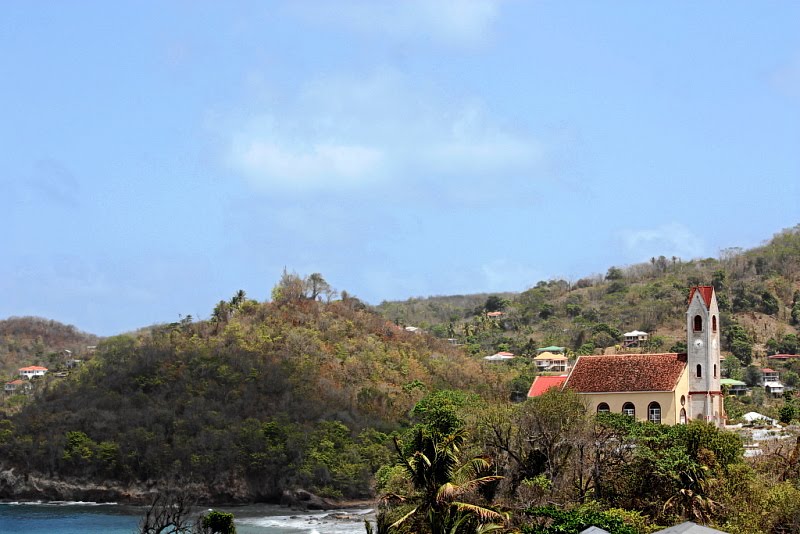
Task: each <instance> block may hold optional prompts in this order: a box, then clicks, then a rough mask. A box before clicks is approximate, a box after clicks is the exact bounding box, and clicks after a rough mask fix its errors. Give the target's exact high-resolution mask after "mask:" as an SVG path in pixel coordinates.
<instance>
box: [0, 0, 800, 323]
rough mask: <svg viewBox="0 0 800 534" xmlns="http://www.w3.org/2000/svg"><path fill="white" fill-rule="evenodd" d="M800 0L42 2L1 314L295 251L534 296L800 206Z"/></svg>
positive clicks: (135, 308) (235, 276)
mask: <svg viewBox="0 0 800 534" xmlns="http://www.w3.org/2000/svg"><path fill="white" fill-rule="evenodd" d="M798 27H800V3H796V2H768V3H760V2H759V3H756V2H750V1H743V2H732V1H725V2H721V1H719V2H712V1H709V2H688V1H687V2H670V3H662V2H594V1H592V2H589V1H586V2H573V1H562V0H558V1H551V2H545V1H541V2H536V1H530V2H528V1H522V0H505V1H502V0H498V1H495V0H441V1H434V0H407V1H404V2H397V1H395V2H390V1H386V2H374V1H372V0H363V1H361V0H352V1H332V0H319V1H307V0H292V1H286V2H282V1H271V2H262V1H254V2H241V1H239V2H211V1H208V2H203V1H188V0H186V1H177V0H176V1H172V2H166V1H150V2H148V1H137V2H105V1H95V2H90V1H78V2H29V1H27V0H20V1H15V0H9V1H6V2H4V3H3V6H2V13H1V14H0V80H2V83H0V99H1V100H2V102H3V106H2V108H3V113H2V120H1V121H0V144H1V146H2V147H3V149H2V150H0V224H2V227H3V228H4V231H3V232H2V237H0V251H1V252H0V259H1V260H2V261H0V318H2V317H8V316H12V315H17V316H20V315H37V316H42V317H47V318H51V319H55V320H58V321H62V322H65V323H69V324H74V325H75V326H77V327H78V328H80V329H82V330H86V331H89V332H93V333H96V334H100V335H112V334H116V333H120V332H124V331H128V330H132V329H135V328H138V327H141V326H146V325H149V324H152V323H158V322H169V321H174V320H177V319H178V317H179V316H180V315H184V316H185V315H187V314H191V315H193V316H194V317H199V318H207V317H208V316H209V315H210V312H211V310H212V309H213V307H214V304H215V303H216V302H217V301H219V300H220V299H227V298H229V297H230V296H231V295H233V293H234V292H235V291H236V290H238V289H244V290H245V291H246V292H247V293H248V295H249V296H250V297H252V298H257V299H259V300H265V299H267V298H268V296H269V294H270V290H271V288H272V286H273V285H274V284H275V282H276V281H277V280H278V279H279V277H280V274H281V272H282V270H283V269H284V267H286V268H287V269H289V270H290V271H296V272H298V273H300V274H309V273H312V272H320V273H322V274H323V276H325V278H326V279H327V280H328V281H329V282H330V283H331V284H332V285H333V286H334V287H335V288H337V289H339V290H341V289H346V290H347V291H348V292H350V293H351V294H354V295H356V296H358V297H360V298H362V299H364V300H366V301H368V302H371V303H375V304H377V303H379V302H380V301H382V300H385V299H386V300H390V299H405V298H408V297H412V296H426V295H446V294H457V293H476V292H492V291H505V290H510V291H521V290H524V289H526V288H527V287H530V286H532V285H534V284H535V283H536V282H537V281H539V280H547V279H551V278H566V279H573V280H574V279H578V278H580V277H583V276H587V275H591V274H593V273H604V272H605V271H606V270H607V268H608V267H609V266H611V265H627V264H632V263H638V262H641V261H647V260H648V259H649V258H650V257H651V256H654V255H656V256H657V255H660V254H663V255H665V256H668V257H670V256H673V255H674V256H679V257H681V258H684V259H690V258H697V257H709V256H710V257H717V256H718V255H719V252H720V250H721V249H724V248H727V247H735V246H738V247H745V248H748V247H752V246H756V245H759V244H761V243H762V242H764V241H765V240H767V239H768V238H770V237H771V236H772V235H773V234H774V233H776V232H778V231H780V230H781V229H783V228H787V227H791V226H794V225H796V224H797V223H798V222H800V207H798V206H800V185H798V184H799V183H800V32H798V31H797V29H798Z"/></svg>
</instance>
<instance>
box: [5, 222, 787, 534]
mask: <svg viewBox="0 0 800 534" xmlns="http://www.w3.org/2000/svg"><path fill="white" fill-rule="evenodd" d="M709 283H710V284H713V285H714V286H715V288H716V290H717V295H718V300H719V303H720V307H721V309H722V318H721V319H722V326H723V332H722V334H723V349H724V350H725V355H726V356H728V358H727V359H726V361H725V364H724V372H725V373H726V375H727V376H729V377H734V378H741V379H743V380H745V381H746V382H748V383H749V384H752V385H755V384H757V383H758V381H759V378H760V373H761V371H760V367H761V366H763V364H764V363H765V362H764V358H765V357H766V356H767V355H769V354H775V353H786V354H795V353H797V351H798V349H800V347H799V346H798V339H797V327H798V323H799V322H800V226H799V227H795V228H793V229H791V230H787V231H784V232H782V233H780V234H778V235H776V236H775V237H774V238H773V239H772V240H771V241H770V242H769V243H767V244H765V245H764V246H763V247H759V248H757V249H753V250H750V251H742V250H738V249H736V250H733V249H732V250H727V251H724V252H723V254H722V255H721V257H720V258H719V259H703V260H691V261H683V260H679V259H678V258H670V259H667V258H664V257H659V258H653V260H652V261H651V262H650V263H648V264H643V265H634V266H628V267H624V268H621V267H611V268H610V269H608V271H607V273H606V274H605V276H596V277H591V278H586V279H582V280H578V281H576V282H574V283H573V282H567V281H563V280H553V281H546V282H539V283H538V284H536V285H535V286H534V287H532V288H530V289H528V290H526V291H524V292H522V293H519V294H498V295H485V294H484V295H467V296H458V297H436V298H430V299H412V300H410V301H408V302H405V303H383V304H382V305H381V306H379V307H377V311H379V312H381V314H382V315H379V314H378V313H376V312H375V310H373V309H371V308H370V307H369V306H366V305H365V304H364V303H362V302H361V301H359V300H358V299H357V298H353V297H351V296H349V295H348V294H347V293H345V292H342V294H341V295H338V294H337V293H336V292H335V291H334V290H333V289H332V288H331V287H330V286H329V285H328V284H327V282H326V281H325V280H324V279H323V278H322V277H321V276H320V275H319V274H312V275H310V276H308V277H305V278H300V277H299V276H297V275H293V274H289V273H284V275H283V277H282V279H281V281H280V282H279V283H278V285H277V286H276V287H275V289H274V290H273V294H272V300H271V302H266V303H261V302H256V301H253V300H250V299H248V298H247V297H246V295H245V294H244V292H243V291H240V292H238V293H237V294H236V295H234V296H233V297H232V298H231V299H230V300H223V301H220V302H219V303H218V304H217V305H216V307H215V308H214V310H213V313H212V316H211V319H210V320H208V321H194V320H192V318H190V317H187V318H186V319H184V320H182V321H180V322H177V323H172V324H168V325H158V326H154V327H150V328H147V329H143V330H141V331H138V332H135V333H132V334H127V335H121V336H116V337H112V338H108V339H104V340H101V341H99V342H95V338H93V337H92V336H89V335H87V334H83V333H80V332H77V331H76V330H75V329H74V328H73V327H65V326H64V325H59V324H58V323H54V322H52V321H46V320H42V319H23V320H16V319H15V320H9V321H2V322H0V332H2V334H3V335H2V337H0V341H2V345H0V349H2V350H4V351H5V353H3V354H5V355H9V354H12V353H13V354H17V355H28V356H31V355H33V356H35V358H34V360H35V361H31V360H26V361H24V362H19V363H17V361H16V360H13V361H12V360H9V359H8V358H6V360H3V362H4V363H8V362H11V363H9V365H11V366H12V367H11V368H13V366H19V365H21V364H36V363H39V364H45V365H47V364H50V365H52V363H56V364H58V363H59V359H60V358H63V349H65V348H66V349H69V350H74V351H76V352H78V351H80V350H82V349H85V347H86V345H89V344H92V345H94V344H96V345H97V348H96V350H95V351H94V352H93V353H91V354H88V353H87V354H86V355H85V356H86V358H85V359H86V361H85V362H84V364H83V365H82V366H79V367H78V368H77V369H75V370H73V371H71V374H69V375H68V376H63V375H62V376H54V374H52V373H51V374H50V375H48V376H46V377H44V378H43V379H39V380H37V381H35V388H34V394H33V395H31V396H29V397H26V396H23V395H14V396H10V397H5V398H4V399H3V401H2V402H0V411H2V415H1V416H0V458H2V462H3V465H2V466H0V467H6V468H7V467H14V468H16V469H18V470H19V471H21V472H24V473H25V474H28V473H30V474H40V475H41V474H43V475H45V476H49V477H51V478H71V479H73V480H75V479H82V480H85V481H94V482H98V481H107V482H108V483H116V484H121V485H124V484H129V483H130V484H138V485H140V486H147V485H157V484H158V483H160V482H163V481H165V480H167V479H171V478H173V477H174V476H180V477H182V479H183V480H186V481H187V483H191V484H192V488H198V491H199V492H200V493H202V494H203V495H202V496H203V497H204V498H207V499H209V500H214V501H222V500H225V501H229V500H242V501H253V500H267V501H274V500H277V499H279V498H280V496H281V493H282V492H283V491H284V490H286V489H295V488H306V489H309V490H311V491H314V492H316V493H319V494H322V495H324V496H327V497H347V498H358V497H368V496H373V495H375V494H376V492H377V493H378V494H381V495H384V499H382V501H381V502H382V503H383V504H382V506H381V513H380V514H379V517H378V522H377V524H376V525H374V527H371V528H374V529H375V530H376V531H377V532H389V531H392V532H431V533H437V532H452V533H459V532H476V531H483V532H488V531H490V530H491V529H493V528H495V529H510V530H513V529H517V530H519V531H523V532H536V533H540V532H565V533H566V532H580V530H582V529H583V528H585V527H587V526H589V525H597V526H600V527H603V528H605V529H607V530H609V531H611V532H620V533H624V534H632V533H645V532H649V531H650V530H651V529H652V528H653V527H654V525H657V524H660V525H667V524H672V523H676V522H678V521H680V520H685V519H695V520H697V521H700V522H703V523H708V524H713V525H716V526H719V527H721V528H723V529H724V530H726V531H729V532H734V533H749V532H776V533H777V532H792V531H797V529H798V527H800V505H799V504H798V503H800V490H799V489H798V488H800V463H799V462H800V460H798V459H799V458H800V448H796V447H795V444H794V442H792V441H791V440H784V441H780V442H776V443H775V444H774V445H772V448H771V449H769V450H767V453H766V454H765V455H763V456H761V457H759V458H758V459H756V460H746V459H745V458H744V457H743V454H742V443H741V440H740V439H739V438H738V437H737V436H736V435H734V434H731V433H726V432H720V431H717V430H716V429H714V428H712V427H709V426H706V425H703V424H701V423H698V422H693V423H691V424H689V425H683V426H676V427H662V426H655V425H651V424H640V423H635V422H633V421H631V420H629V419H626V418H625V417H622V416H608V417H600V418H598V417H596V416H595V415H594V414H587V413H586V411H585V409H584V407H583V405H582V404H581V403H580V402H579V400H578V399H577V397H575V396H574V395H571V394H570V393H569V392H557V391H551V392H549V393H547V394H546V395H544V396H542V397H538V398H535V399H530V400H527V401H525V402H509V401H512V400H513V401H522V400H524V398H525V391H527V388H528V387H529V385H530V381H531V379H532V378H533V376H534V374H535V372H536V370H535V368H534V366H533V365H532V363H531V361H530V359H529V358H517V359H516V360H513V361H512V362H510V363H501V364H492V363H487V362H484V361H483V360H482V358H481V356H484V355H486V354H488V353H491V352H495V351H499V350H510V351H512V352H514V353H516V354H518V355H523V356H525V355H532V354H534V353H535V350H536V348H537V347H541V346H544V345H551V344H555V345H560V346H566V347H567V348H568V352H569V353H571V354H573V355H574V354H588V353H597V352H601V351H613V350H620V349H621V347H619V345H620V343H621V341H622V340H621V333H622V332H624V331H626V330H632V329H640V330H646V331H648V332H650V333H651V338H650V342H649V344H648V345H647V346H645V347H641V350H654V351H655V350H672V351H680V350H683V349H685V346H683V345H682V344H683V343H684V333H683V328H684V320H685V319H684V317H685V315H684V314H685V306H686V297H687V293H686V291H687V288H688V287H690V286H691V285H696V284H709ZM487 312H502V313H500V314H498V313H493V314H491V315H489V314H488V313H487ZM20 321H21V324H23V325H25V328H23V329H17V330H13V329H12V326H14V325H19V324H20ZM406 325H413V326H418V327H422V328H424V329H425V330H426V331H427V332H429V333H430V334H433V335H432V336H430V335H426V334H419V333H411V332H408V331H406V330H405V329H404V328H403V326H406ZM37 329H38V330H37ZM37 332H38V333H37ZM37 336H38V337H37ZM48 336H49V337H48ZM70 336H72V337H70ZM453 340H455V342H456V343H458V345H454V344H453V343H452V341H453ZM37 358H38V359H37ZM50 360H53V362H51V361H50ZM780 365H781V369H780V370H781V371H782V375H781V377H782V379H783V380H784V381H785V382H786V384H787V385H789V386H798V385H800V362H794V363H786V364H780ZM754 406H756V407H758V409H759V410H760V411H762V412H763V413H765V414H767V415H770V416H773V417H776V418H779V419H780V420H781V421H783V422H785V423H791V422H793V421H797V420H800V401H797V400H796V399H795V398H794V397H793V396H792V395H787V396H786V398H785V399H784V398H780V399H772V400H769V399H765V398H764V394H763V390H761V391H759V390H758V389H755V390H754V393H753V395H752V396H749V397H744V398H741V399H740V398H733V397H728V398H726V410H727V412H728V413H729V414H730V415H731V417H732V418H734V419H735V418H737V417H739V416H740V415H742V414H743V413H744V412H745V411H750V409H751V408H752V407H754ZM1 482H2V481H0V497H2V496H11V494H8V495H5V494H3V491H4V489H3V487H2V483H1ZM376 486H377V487H376Z"/></svg>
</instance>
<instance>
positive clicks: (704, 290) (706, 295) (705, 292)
mask: <svg viewBox="0 0 800 534" xmlns="http://www.w3.org/2000/svg"><path fill="white" fill-rule="evenodd" d="M695 291H699V292H700V296H701V297H703V302H705V303H706V308H708V307H709V306H711V296H712V295H714V286H694V287H693V288H692V290H691V291H690V292H689V302H692V297H694V293H695Z"/></svg>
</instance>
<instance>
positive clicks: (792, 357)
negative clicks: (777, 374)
mask: <svg viewBox="0 0 800 534" xmlns="http://www.w3.org/2000/svg"><path fill="white" fill-rule="evenodd" d="M797 358H800V354H773V355H771V356H767V359H768V360H775V361H779V362H787V361H789V360H796V359H797Z"/></svg>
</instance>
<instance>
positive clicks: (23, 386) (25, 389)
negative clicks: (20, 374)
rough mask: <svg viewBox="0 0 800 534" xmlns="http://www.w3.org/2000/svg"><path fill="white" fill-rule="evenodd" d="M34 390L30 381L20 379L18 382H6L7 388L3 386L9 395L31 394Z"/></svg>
mask: <svg viewBox="0 0 800 534" xmlns="http://www.w3.org/2000/svg"><path fill="white" fill-rule="evenodd" d="M32 389H33V386H32V385H31V383H30V381H28V380H22V379H21V378H18V379H16V380H12V381H11V382H6V384H5V386H3V391H5V392H6V394H7V395H13V394H14V393H26V394H27V393H30V392H31V390H32Z"/></svg>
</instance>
